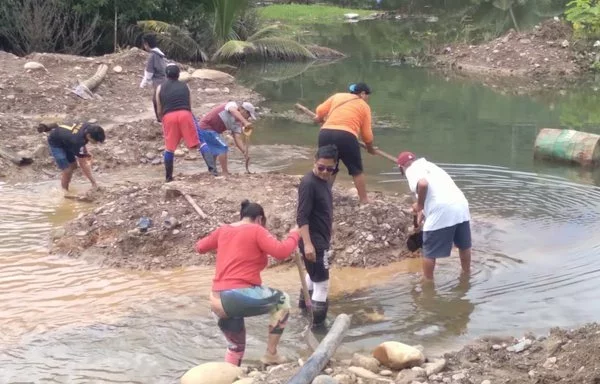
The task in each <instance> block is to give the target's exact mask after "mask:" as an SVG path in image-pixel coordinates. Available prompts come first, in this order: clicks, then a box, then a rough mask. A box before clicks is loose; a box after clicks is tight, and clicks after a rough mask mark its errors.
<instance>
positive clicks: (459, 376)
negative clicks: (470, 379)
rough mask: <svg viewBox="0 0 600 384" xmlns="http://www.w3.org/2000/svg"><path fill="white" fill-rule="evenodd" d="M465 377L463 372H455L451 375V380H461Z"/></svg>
mask: <svg viewBox="0 0 600 384" xmlns="http://www.w3.org/2000/svg"><path fill="white" fill-rule="evenodd" d="M466 378H467V376H466V375H465V374H464V373H456V374H454V375H452V380H454V381H461V380H464V379H466Z"/></svg>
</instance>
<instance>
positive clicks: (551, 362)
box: [542, 357, 557, 369]
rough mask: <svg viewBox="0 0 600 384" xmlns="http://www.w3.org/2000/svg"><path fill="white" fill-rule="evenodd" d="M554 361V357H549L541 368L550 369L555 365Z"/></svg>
mask: <svg viewBox="0 0 600 384" xmlns="http://www.w3.org/2000/svg"><path fill="white" fill-rule="evenodd" d="M556 360H557V359H556V357H549V358H547V359H546V361H545V362H544V364H543V365H542V366H543V367H544V368H546V369H552V368H554V366H555V365H556Z"/></svg>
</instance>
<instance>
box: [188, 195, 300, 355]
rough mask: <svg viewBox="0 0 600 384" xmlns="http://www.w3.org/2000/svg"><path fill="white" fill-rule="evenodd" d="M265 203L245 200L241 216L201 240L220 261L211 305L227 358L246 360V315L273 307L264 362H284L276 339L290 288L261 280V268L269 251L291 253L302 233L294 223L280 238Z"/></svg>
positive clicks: (279, 255)
mask: <svg viewBox="0 0 600 384" xmlns="http://www.w3.org/2000/svg"><path fill="white" fill-rule="evenodd" d="M266 223H267V218H266V216H265V212H264V210H263V207H262V206H260V205H259V204H256V203H250V202H249V201H248V200H244V201H243V202H242V209H241V211H240V221H238V222H236V223H233V224H224V225H222V226H220V227H219V228H217V229H216V230H215V231H213V232H212V233H211V234H209V235H208V236H206V237H205V238H203V239H200V240H199V241H198V243H196V250H197V251H198V252H199V253H206V252H209V251H212V250H215V249H216V250H217V265H216V271H215V277H214V279H213V285H212V291H211V295H210V306H211V310H212V311H213V313H215V314H216V315H217V316H218V317H219V322H218V324H219V328H220V329H221V331H222V332H223V334H224V335H225V338H226V339H227V341H228V343H229V345H228V347H227V353H226V354H225V361H227V362H229V363H231V364H234V365H237V366H239V365H241V363H242V358H243V357H244V351H245V349H246V327H245V325H244V318H245V317H250V316H258V315H263V314H267V313H269V314H270V315H271V319H270V322H269V339H268V341H267V351H266V353H265V355H264V356H263V357H262V358H261V361H262V362H263V363H264V364H282V363H284V362H285V361H286V359H285V357H283V356H280V355H279V354H277V345H278V343H279V339H280V338H281V335H282V333H283V330H284V328H285V325H286V323H287V319H288V316H289V311H290V297H289V296H288V294H287V293H285V292H282V291H279V290H277V289H273V288H269V287H266V286H263V285H262V280H261V278H260V272H261V271H262V270H263V269H265V268H266V267H267V263H268V255H271V256H272V257H274V258H276V259H279V260H283V259H286V258H288V257H290V255H291V254H292V252H294V250H295V249H296V247H297V246H298V240H299V238H300V235H299V232H298V228H297V227H295V228H293V229H292V230H291V231H290V233H289V235H288V237H287V239H285V240H283V241H281V242H280V241H278V240H277V239H276V238H275V237H273V235H271V234H270V233H269V231H268V230H267V229H266V228H265V225H266Z"/></svg>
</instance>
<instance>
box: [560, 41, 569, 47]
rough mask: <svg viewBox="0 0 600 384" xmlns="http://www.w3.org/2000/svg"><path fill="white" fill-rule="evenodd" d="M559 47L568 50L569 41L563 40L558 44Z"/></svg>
mask: <svg viewBox="0 0 600 384" xmlns="http://www.w3.org/2000/svg"><path fill="white" fill-rule="evenodd" d="M560 46H561V47H563V48H568V47H569V40H563V41H562V43H560Z"/></svg>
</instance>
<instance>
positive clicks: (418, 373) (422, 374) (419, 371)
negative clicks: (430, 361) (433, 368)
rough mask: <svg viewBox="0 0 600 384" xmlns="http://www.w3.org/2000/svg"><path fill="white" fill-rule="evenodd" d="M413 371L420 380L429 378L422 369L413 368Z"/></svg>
mask: <svg viewBox="0 0 600 384" xmlns="http://www.w3.org/2000/svg"><path fill="white" fill-rule="evenodd" d="M411 371H413V372H414V373H415V375H416V376H417V377H418V378H423V379H426V378H427V376H428V375H427V373H426V372H425V370H424V369H423V368H421V367H412V368H411Z"/></svg>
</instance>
